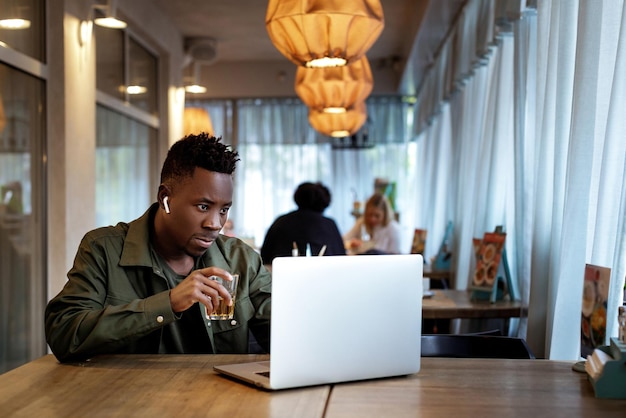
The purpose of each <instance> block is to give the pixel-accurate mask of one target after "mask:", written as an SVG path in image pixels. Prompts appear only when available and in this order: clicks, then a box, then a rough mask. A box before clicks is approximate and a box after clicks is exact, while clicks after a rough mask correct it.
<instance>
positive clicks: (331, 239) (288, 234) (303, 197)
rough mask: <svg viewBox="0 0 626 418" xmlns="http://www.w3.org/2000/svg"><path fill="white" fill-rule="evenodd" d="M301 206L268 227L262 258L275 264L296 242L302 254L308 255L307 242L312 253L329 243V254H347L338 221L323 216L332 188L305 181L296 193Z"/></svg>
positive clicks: (317, 251)
mask: <svg viewBox="0 0 626 418" xmlns="http://www.w3.org/2000/svg"><path fill="white" fill-rule="evenodd" d="M293 200H294V201H295V202H296V204H297V205H298V209H297V210H295V211H293V212H289V213H287V214H285V215H282V216H279V217H278V218H276V220H275V221H274V223H273V224H272V225H271V226H270V228H269V229H268V230H267V234H266V235H265V239H264V241H263V246H262V247H261V258H262V259H263V262H264V263H265V264H268V265H269V264H272V260H274V258H275V257H287V256H291V255H292V252H291V250H292V249H294V247H293V245H294V244H293V243H294V242H295V243H296V246H297V248H298V252H299V255H305V251H306V246H307V244H309V245H310V248H311V255H318V254H319V252H320V251H321V250H322V247H324V246H326V251H325V252H324V254H325V255H345V254H346V250H345V248H344V246H343V239H342V237H341V233H339V228H337V224H336V223H335V221H334V220H333V219H331V218H327V217H325V216H324V215H323V212H324V210H325V209H326V208H327V207H328V206H329V205H330V200H331V196H330V191H329V190H328V188H326V187H325V186H324V185H322V184H321V183H308V182H307V183H302V184H301V185H299V186H298V188H297V189H296V191H295V192H294V194H293Z"/></svg>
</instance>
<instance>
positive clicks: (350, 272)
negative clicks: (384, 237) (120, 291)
mask: <svg viewBox="0 0 626 418" xmlns="http://www.w3.org/2000/svg"><path fill="white" fill-rule="evenodd" d="M422 267H423V258H422V256H421V255H419V254H410V255H358V256H329V257H280V258H275V259H274V261H273V263H272V319H271V325H272V329H271V336H270V343H271V347H270V349H271V355H270V361H267V362H255V363H242V364H232V365H224V366H215V367H214V369H215V370H216V371H218V372H220V373H223V374H226V375H228V376H231V377H235V378H237V379H240V380H243V381H245V382H247V383H250V384H254V385H257V386H260V387H262V388H265V389H286V388H293V387H301V386H312V385H321V384H328V383H337V382H346V381H354V380H364V379H375V378H382V377H389V376H399V375H408V374H413V373H417V372H418V371H419V370H420V354H421V351H420V348H421V347H420V341H421V340H420V335H421V329H422V273H423V272H422Z"/></svg>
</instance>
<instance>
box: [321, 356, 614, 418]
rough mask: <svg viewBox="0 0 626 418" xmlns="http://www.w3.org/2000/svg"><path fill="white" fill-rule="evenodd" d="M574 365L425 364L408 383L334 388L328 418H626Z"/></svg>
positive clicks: (471, 361) (390, 381)
mask: <svg viewBox="0 0 626 418" xmlns="http://www.w3.org/2000/svg"><path fill="white" fill-rule="evenodd" d="M571 366H572V363H568V362H554V361H549V360H500V359H442V358H441V359H440V358H423V359H422V370H421V371H420V373H418V374H417V375H413V376H409V377H407V378H394V379H383V380H377V381H369V382H360V383H344V384H341V385H335V386H334V388H333V390H332V393H331V396H330V401H329V403H328V407H327V409H326V414H325V417H327V418H352V417H354V418H357V417H358V418H369V417H377V418H378V417H394V418H403V417H407V418H408V417H411V418H413V417H415V418H431V417H433V418H434V417H437V418H440V417H498V418H506V417H524V418H527V417H532V418H543V417H548V418H556V417H567V418H578V417H581V418H582V417H585V418H588V417H598V418H606V417H621V418H624V417H626V400H608V399H596V398H595V397H594V394H593V388H592V386H591V384H590V383H589V382H588V381H587V377H586V375H585V374H582V373H577V372H574V371H572V370H571Z"/></svg>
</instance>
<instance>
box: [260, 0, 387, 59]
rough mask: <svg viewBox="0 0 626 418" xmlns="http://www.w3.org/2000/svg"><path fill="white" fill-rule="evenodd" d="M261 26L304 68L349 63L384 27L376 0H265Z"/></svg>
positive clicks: (381, 13)
mask: <svg viewBox="0 0 626 418" xmlns="http://www.w3.org/2000/svg"><path fill="white" fill-rule="evenodd" d="M265 27H266V29H267V32H268V34H269V36H270V39H271V40H272V43H273V44H274V46H275V47H276V48H277V49H278V50H279V51H280V52H281V53H282V54H283V55H284V56H286V57H287V58H288V59H289V60H290V61H292V62H294V63H295V64H297V65H301V66H305V67H312V68H314V67H335V66H342V65H347V64H350V63H352V62H354V61H356V60H358V59H360V58H361V57H363V55H365V53H366V52H367V50H368V49H369V48H370V47H371V46H372V45H373V44H374V42H375V41H376V39H377V38H378V36H379V35H380V33H381V32H382V30H383V27H384V17H383V8H382V6H381V4H380V1H379V0H350V1H328V0H289V1H285V0H269V3H268V5H267V13H266V15H265Z"/></svg>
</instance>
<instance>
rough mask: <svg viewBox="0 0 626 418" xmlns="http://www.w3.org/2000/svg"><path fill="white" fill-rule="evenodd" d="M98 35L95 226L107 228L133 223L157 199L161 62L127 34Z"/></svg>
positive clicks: (104, 30) (102, 32)
mask: <svg viewBox="0 0 626 418" xmlns="http://www.w3.org/2000/svg"><path fill="white" fill-rule="evenodd" d="M95 36H96V60H97V70H96V85H97V89H98V107H97V112H96V125H97V130H96V224H97V226H105V225H115V224H116V223H117V222H120V221H124V222H129V221H132V220H133V219H135V218H137V217H139V216H140V215H142V214H143V212H144V211H145V210H146V208H147V207H148V206H149V204H150V202H151V201H152V200H153V198H154V196H153V195H152V191H153V190H154V189H155V188H154V187H152V185H153V184H152V180H153V179H154V176H153V175H152V173H155V172H157V171H158V168H157V167H156V166H157V161H156V154H157V152H156V150H157V142H158V127H159V123H158V118H157V116H156V115H157V113H158V100H157V97H158V94H157V74H158V72H157V68H158V59H157V57H156V56H155V55H154V54H153V53H152V52H151V51H149V50H148V49H147V48H146V47H144V46H143V45H142V44H141V43H140V42H139V41H138V40H136V39H134V38H133V37H132V36H131V35H130V34H129V33H128V32H127V31H120V30H117V29H107V28H102V27H98V26H95ZM129 105H130V106H129Z"/></svg>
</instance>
